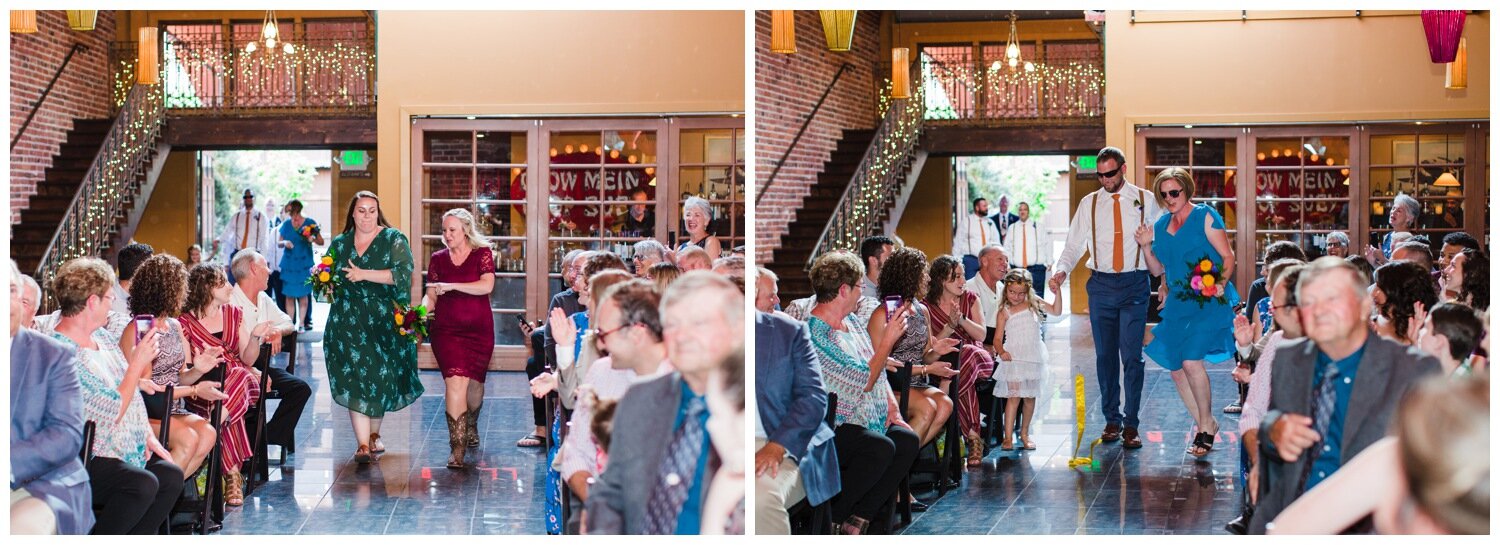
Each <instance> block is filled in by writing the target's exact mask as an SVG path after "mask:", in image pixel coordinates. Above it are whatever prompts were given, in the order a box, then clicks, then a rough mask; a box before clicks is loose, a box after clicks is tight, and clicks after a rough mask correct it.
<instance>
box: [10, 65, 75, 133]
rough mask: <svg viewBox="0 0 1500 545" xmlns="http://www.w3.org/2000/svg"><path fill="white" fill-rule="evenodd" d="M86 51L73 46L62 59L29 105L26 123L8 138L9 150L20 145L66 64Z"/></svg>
mask: <svg viewBox="0 0 1500 545" xmlns="http://www.w3.org/2000/svg"><path fill="white" fill-rule="evenodd" d="M88 50H89V48H88V46H86V45H83V44H73V48H72V49H69V50H68V56H66V57H63V62H62V66H58V67H57V72H56V73H54V74H52V81H49V82H47V88H46V89H42V96H41V97H40V98H37V99H36V104H32V105H31V113H29V114H26V121H23V122H21V130H19V131H16V135H15V136H12V137H10V149H11V150H12V151H14V150H15V149H16V144H19V143H21V135H23V134H26V129H27V128H28V127H30V126H31V120H33V119H36V113H37V112H39V111H41V109H42V103H43V102H46V101H47V96H49V95H51V94H52V87H53V86H54V85H57V79H58V78H60V77H62V74H63V70H67V69H68V63H71V62H73V55H77V54H78V52H80V51H88Z"/></svg>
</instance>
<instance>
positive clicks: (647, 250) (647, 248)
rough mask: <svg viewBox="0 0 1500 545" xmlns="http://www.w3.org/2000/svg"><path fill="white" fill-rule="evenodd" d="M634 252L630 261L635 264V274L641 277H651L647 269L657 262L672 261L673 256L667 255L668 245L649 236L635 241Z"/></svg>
mask: <svg viewBox="0 0 1500 545" xmlns="http://www.w3.org/2000/svg"><path fill="white" fill-rule="evenodd" d="M633 250H634V254H633V256H632V257H631V258H630V261H631V262H632V263H634V264H635V275H636V276H637V277H639V278H650V277H649V276H647V271H649V270H651V266H652V265H655V264H657V263H671V262H672V260H671V256H669V255H667V254H668V252H667V246H666V245H665V244H662V243H661V241H658V240H656V239H654V238H648V239H646V240H642V241H640V242H637V243H635V247H634V248H633Z"/></svg>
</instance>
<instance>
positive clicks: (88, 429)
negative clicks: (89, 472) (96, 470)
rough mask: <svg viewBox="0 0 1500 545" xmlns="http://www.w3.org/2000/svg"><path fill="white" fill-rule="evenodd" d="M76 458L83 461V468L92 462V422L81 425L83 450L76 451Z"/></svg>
mask: <svg viewBox="0 0 1500 545" xmlns="http://www.w3.org/2000/svg"><path fill="white" fill-rule="evenodd" d="M78 458H79V459H80V460H83V465H84V467H85V468H87V467H88V465H89V462H92V461H94V421H93V420H88V421H85V422H84V423H83V448H82V449H79V451H78Z"/></svg>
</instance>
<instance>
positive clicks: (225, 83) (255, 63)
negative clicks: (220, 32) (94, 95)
mask: <svg viewBox="0 0 1500 545" xmlns="http://www.w3.org/2000/svg"><path fill="white" fill-rule="evenodd" d="M163 42H164V43H163V55H162V63H161V71H162V78H161V81H162V82H164V83H165V85H164V87H165V89H164V91H163V92H164V93H165V99H166V105H167V107H169V108H202V107H206V106H208V105H215V104H221V99H228V98H231V97H229V96H226V95H227V94H229V93H232V94H233V96H234V97H236V98H238V99H239V100H237V101H236V102H241V103H243V102H245V101H254V100H258V101H262V102H277V103H280V102H295V103H296V104H295V105H304V104H306V105H315V106H349V107H354V106H372V105H373V104H374V100H375V98H374V96H373V93H374V89H373V86H372V83H371V82H373V81H374V78H375V62H376V56H375V48H374V42H373V40H368V39H352V40H313V41H299V42H298V44H297V45H298V47H297V48H295V49H294V50H293V51H292V52H290V53H288V52H284V51H283V50H281V49H259V50H256V51H253V52H250V51H245V49H244V48H241V47H236V48H226V47H223V44H222V43H220V42H213V43H211V44H195V43H193V42H190V41H180V40H174V39H173V38H172V35H170V34H168V35H167V37H166V39H165V40H163ZM115 50H116V51H117V52H118V54H117V55H116V59H115V62H114V64H113V68H114V69H113V70H112V72H113V76H114V77H113V82H114V98H115V104H116V105H119V104H122V103H124V100H125V96H126V95H127V94H128V93H129V92H130V87H131V86H132V85H133V84H134V82H135V59H134V51H135V44H134V43H133V42H131V43H121V44H117V46H116V48H115ZM299 82H300V83H299ZM203 84H207V86H208V87H209V88H205V89H199V88H198V86H199V85H203ZM231 90H232V91H231ZM274 105H281V104H274ZM285 105H294V104H285Z"/></svg>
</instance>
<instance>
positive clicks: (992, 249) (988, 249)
mask: <svg viewBox="0 0 1500 545" xmlns="http://www.w3.org/2000/svg"><path fill="white" fill-rule="evenodd" d="M992 253H999V254H1000V255H1003V256H1005V258H1006V259H1010V254H1008V253H1006V252H1005V248H1003V247H1001V246H1000V245H998V244H990V245H988V246H985V247H983V248H980V249H979V259H984V256H987V255H990V254H992Z"/></svg>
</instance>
